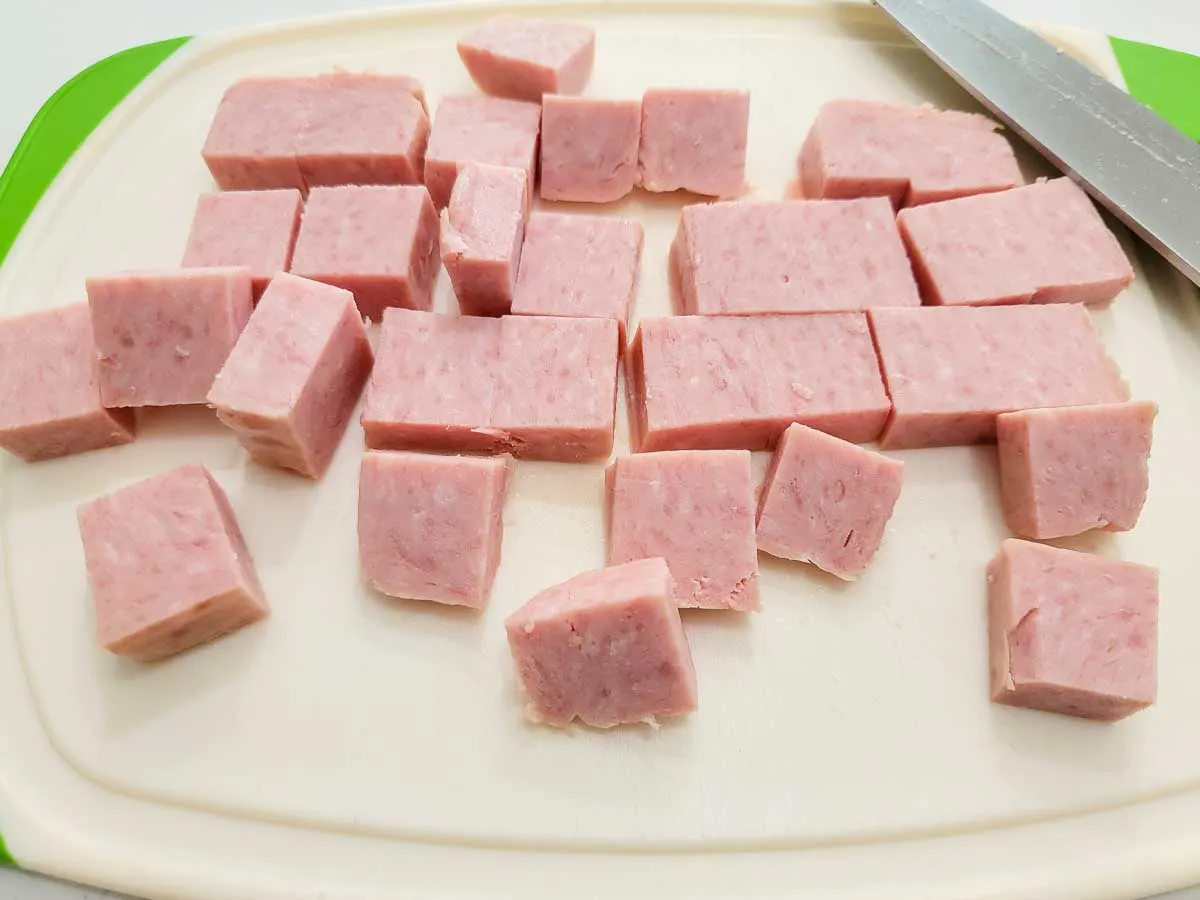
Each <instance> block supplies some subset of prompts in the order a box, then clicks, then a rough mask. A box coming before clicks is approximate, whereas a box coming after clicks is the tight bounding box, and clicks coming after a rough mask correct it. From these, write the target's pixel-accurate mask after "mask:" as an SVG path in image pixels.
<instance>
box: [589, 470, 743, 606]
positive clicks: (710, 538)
mask: <svg viewBox="0 0 1200 900" xmlns="http://www.w3.org/2000/svg"><path fill="white" fill-rule="evenodd" d="M605 483H606V488H607V495H608V497H607V499H608V511H609V530H608V563H609V565H617V564H619V563H627V562H631V561H633V560H635V559H650V558H653V557H662V558H663V559H665V560H666V561H667V565H668V566H669V567H670V569H671V577H672V578H673V579H674V582H675V601H676V602H677V603H678V604H679V606H680V607H698V608H700V609H735V610H740V611H743V612H745V611H757V610H758V609H759V608H760V607H759V597H758V550H757V548H756V547H755V543H754V481H753V476H752V475H751V471H750V453H749V452H748V451H746V450H668V451H665V452H662V453H639V454H637V455H635V456H624V457H621V458H620V459H617V460H616V461H615V462H614V463H613V464H612V465H610V466H609V467H608V471H607V475H606V479H605Z"/></svg>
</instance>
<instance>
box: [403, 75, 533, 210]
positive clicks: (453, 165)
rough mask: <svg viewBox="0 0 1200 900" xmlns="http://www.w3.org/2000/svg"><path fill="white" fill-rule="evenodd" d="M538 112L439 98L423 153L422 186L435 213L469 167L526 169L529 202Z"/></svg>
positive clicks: (527, 106) (488, 100)
mask: <svg viewBox="0 0 1200 900" xmlns="http://www.w3.org/2000/svg"><path fill="white" fill-rule="evenodd" d="M541 120H542V108H541V106H540V105H539V104H536V103H525V102H522V101H520V100H505V99H502V98H499V97H475V96H467V97H443V98H442V102H441V103H440V104H439V105H438V108H437V114H436V115H435V116H434V119H433V131H432V132H431V133H430V135H429V146H428V148H427V149H426V152H425V185H426V186H427V187H428V188H429V195H430V196H431V197H432V198H433V202H434V204H435V205H436V206H437V208H438V209H444V208H445V206H446V204H447V203H449V202H450V192H451V191H452V190H454V182H455V180H456V179H457V178H458V173H459V170H460V169H462V167H463V166H464V165H466V164H467V163H469V162H477V163H485V164H487V165H492V166H511V167H512V168H516V169H524V170H525V176H526V179H527V180H526V188H527V190H528V191H529V198H530V200H531V201H532V199H533V184H534V178H535V176H536V174H537V148H538V131H539V129H540V126H541Z"/></svg>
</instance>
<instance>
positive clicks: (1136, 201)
mask: <svg viewBox="0 0 1200 900" xmlns="http://www.w3.org/2000/svg"><path fill="white" fill-rule="evenodd" d="M874 2H875V4H876V5H877V6H879V7H880V8H881V9H882V10H883V11H884V12H886V13H887V14H888V15H889V16H890V17H891V18H892V19H893V20H894V21H895V22H896V24H897V25H899V26H900V28H901V29H902V30H903V31H904V32H905V33H906V34H908V36H909V37H910V38H912V39H913V41H914V42H915V43H916V44H918V45H919V46H920V47H921V48H923V49H924V50H925V51H926V52H927V53H928V54H929V55H930V56H931V57H932V58H933V60H934V61H935V62H937V63H938V64H939V65H940V66H941V67H942V68H943V69H945V70H946V72H947V73H949V75H950V76H951V77H952V78H954V80H955V81H957V82H958V83H959V84H961V85H962V86H963V87H964V88H966V89H967V90H968V91H969V92H970V93H971V94H973V95H974V96H975V97H976V98H977V99H978V100H979V101H980V102H981V103H983V105H984V106H986V107H987V108H988V109H990V110H991V111H992V112H993V113H994V114H995V115H996V116H997V117H998V118H999V119H1001V120H1002V121H1004V122H1005V123H1006V124H1007V125H1008V126H1009V127H1010V128H1012V130H1013V131H1015V132H1016V133H1017V134H1019V135H1021V137H1023V138H1025V140H1026V141H1028V142H1029V143H1030V144H1032V145H1033V146H1034V147H1035V148H1037V149H1038V150H1039V151H1041V153H1042V154H1043V155H1044V156H1045V157H1046V158H1047V159H1049V160H1050V161H1051V162H1052V163H1054V164H1055V165H1056V166H1058V167H1059V168H1060V169H1062V170H1063V171H1065V172H1067V173H1068V174H1070V175H1071V176H1072V177H1074V178H1075V180H1076V181H1077V182H1078V183H1079V184H1080V185H1081V186H1083V187H1084V188H1085V189H1086V190H1087V192H1088V193H1089V194H1091V195H1092V197H1094V198H1095V199H1096V201H1097V202H1099V203H1100V204H1101V205H1103V206H1104V207H1106V208H1107V209H1109V210H1111V211H1112V213H1113V214H1114V215H1116V216H1117V217H1118V218H1119V219H1121V220H1122V221H1123V222H1125V223H1126V224H1127V225H1128V226H1129V227H1130V228H1131V229H1133V231H1134V232H1135V233H1136V234H1138V235H1139V236H1140V237H1142V238H1143V239H1144V240H1145V241H1146V242H1147V243H1148V244H1150V245H1151V246H1152V247H1154V248H1155V249H1156V250H1157V251H1158V252H1160V253H1161V254H1162V255H1163V256H1165V257H1166V258H1167V259H1168V260H1169V261H1170V262H1171V263H1172V264H1173V265H1175V266H1176V267H1177V268H1178V269H1179V270H1180V271H1182V272H1183V273H1184V274H1185V275H1187V277H1188V278H1190V279H1191V280H1192V281H1194V282H1196V283H1197V284H1200V144H1198V143H1197V142H1195V141H1193V140H1192V139H1191V138H1189V137H1188V136H1187V135H1185V134H1183V133H1182V132H1181V131H1178V130H1177V129H1176V128H1175V127H1174V126H1172V125H1171V124H1170V123H1168V122H1167V121H1165V120H1164V119H1162V118H1161V117H1159V116H1158V115H1157V114H1156V113H1154V112H1153V111H1152V110H1151V109H1149V108H1148V107H1145V106H1143V105H1142V104H1140V103H1138V102H1137V101H1136V100H1134V99H1133V98H1132V97H1130V96H1129V95H1128V94H1126V93H1125V92H1124V91H1122V90H1121V89H1120V88H1118V87H1116V86H1115V85H1113V84H1112V83H1111V82H1109V81H1107V80H1106V79H1104V78H1103V77H1101V76H1099V75H1097V74H1095V73H1094V72H1092V71H1091V70H1090V69H1088V68H1087V67H1086V66H1084V65H1082V64H1081V63H1079V62H1077V61H1076V60H1074V59H1072V58H1071V56H1069V55H1068V54H1066V53H1064V52H1063V51H1062V50H1061V49H1058V48H1056V47H1054V46H1053V45H1052V44H1050V43H1049V42H1048V41H1046V40H1044V39H1043V38H1041V37H1039V36H1038V35H1036V34H1034V33H1033V32H1032V31H1030V30H1029V29H1027V28H1024V27H1022V26H1021V25H1018V24H1017V23H1016V22H1013V21H1012V20H1011V19H1008V18H1006V17H1005V16H1003V15H1001V14H1000V13H998V12H996V11H995V10H993V9H992V8H991V7H989V6H987V5H986V4H984V3H982V2H980V0H874Z"/></svg>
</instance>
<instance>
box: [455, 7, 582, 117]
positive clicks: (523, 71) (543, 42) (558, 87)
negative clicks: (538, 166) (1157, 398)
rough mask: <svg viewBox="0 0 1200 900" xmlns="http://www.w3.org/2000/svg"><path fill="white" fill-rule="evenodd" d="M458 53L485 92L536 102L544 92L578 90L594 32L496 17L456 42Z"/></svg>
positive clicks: (556, 22)
mask: <svg viewBox="0 0 1200 900" xmlns="http://www.w3.org/2000/svg"><path fill="white" fill-rule="evenodd" d="M458 55H459V58H460V59H462V61H463V64H464V65H465V66H466V67H467V71H468V72H469V73H470V75H471V78H472V79H474V81H475V84H477V85H478V86H479V89H480V90H481V91H483V92H484V93H485V94H493V95H495V96H497V97H510V98H512V99H514V100H530V101H533V102H535V103H536V102H538V101H540V100H541V99H542V95H543V94H578V93H580V92H581V91H582V90H583V88H584V86H585V85H586V84H587V82H588V79H589V78H590V77H591V74H592V65H593V63H594V62H595V57H596V33H595V31H593V30H592V29H591V28H589V27H587V26H586V25H580V24H577V23H575V22H567V21H563V20H561V19H538V18H525V17H517V16H495V17H493V18H490V19H488V20H487V21H485V22H483V24H481V25H479V26H478V27H476V28H474V29H472V30H471V31H470V32H468V33H467V34H466V35H465V36H464V37H463V38H462V39H461V40H460V41H459V42H458Z"/></svg>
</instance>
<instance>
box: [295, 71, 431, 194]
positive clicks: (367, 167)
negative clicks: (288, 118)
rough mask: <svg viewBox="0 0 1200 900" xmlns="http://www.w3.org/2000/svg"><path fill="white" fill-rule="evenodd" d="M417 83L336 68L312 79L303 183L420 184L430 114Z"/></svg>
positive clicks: (301, 159) (301, 151) (299, 149)
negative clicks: (416, 91) (414, 89)
mask: <svg viewBox="0 0 1200 900" xmlns="http://www.w3.org/2000/svg"><path fill="white" fill-rule="evenodd" d="M413 87H414V82H413V79H411V78H409V77H407V76H405V75H366V74H353V73H349V72H335V73H333V74H330V75H321V76H319V77H317V78H316V79H314V80H313V87H312V91H311V99H310V108H309V115H308V119H307V121H306V122H305V125H304V128H303V129H302V130H301V132H300V135H299V137H298V138H297V141H296V163H297V164H298V165H299V167H300V174H301V176H302V177H303V178H304V183H305V184H306V185H307V186H308V187H310V188H312V187H315V186H317V185H340V184H421V183H422V182H423V181H424V165H425V162H424V160H425V145H426V143H427V142H428V141H429V116H428V115H426V113H425V107H424V105H423V102H422V100H421V99H419V98H418V97H417V96H415V95H414V93H413ZM417 87H418V89H419V83H418V85H417Z"/></svg>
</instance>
